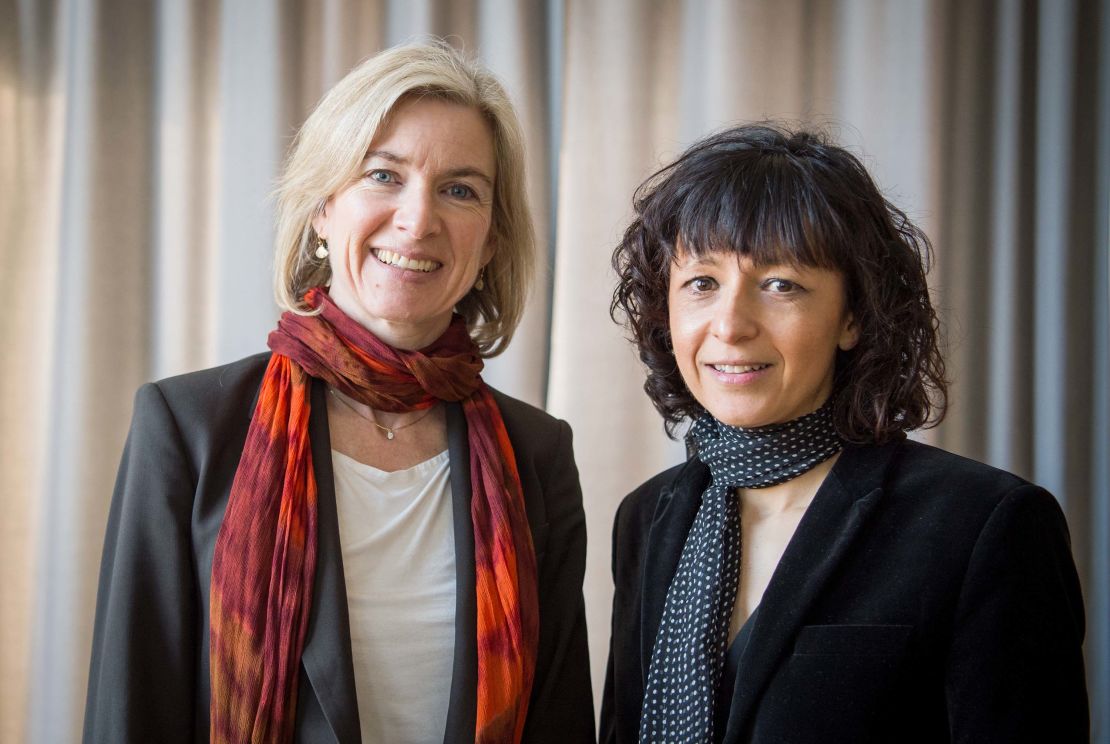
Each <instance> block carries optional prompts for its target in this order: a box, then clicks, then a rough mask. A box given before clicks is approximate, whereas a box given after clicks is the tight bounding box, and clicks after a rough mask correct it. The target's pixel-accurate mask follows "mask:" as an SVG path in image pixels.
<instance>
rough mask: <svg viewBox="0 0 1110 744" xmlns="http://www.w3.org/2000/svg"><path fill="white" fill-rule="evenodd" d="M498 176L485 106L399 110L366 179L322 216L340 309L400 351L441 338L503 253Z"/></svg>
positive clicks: (374, 150)
mask: <svg viewBox="0 0 1110 744" xmlns="http://www.w3.org/2000/svg"><path fill="white" fill-rule="evenodd" d="M495 178H496V160H495V157H494V143H493V135H492V133H491V130H490V127H489V125H488V124H487V122H486V121H485V119H484V118H483V117H482V115H481V113H479V112H478V111H477V110H476V109H473V108H469V107H467V106H462V105H459V104H455V103H451V102H448V101H444V100H440V99H435V98H423V99H411V100H407V101H402V102H401V103H400V104H398V105H397V107H396V108H395V109H394V110H393V112H392V113H391V115H390V117H389V119H388V120H387V122H386V124H385V126H383V127H382V130H381V132H379V134H378V136H377V137H376V138H375V139H374V141H373V143H372V144H371V146H370V151H369V152H368V153H367V157H366V160H365V161H364V162H363V164H362V169H361V171H360V173H359V175H358V176H357V177H356V178H355V180H354V181H352V182H351V183H349V184H348V185H347V186H346V187H344V188H343V190H341V191H340V192H339V193H337V194H335V195H333V196H332V197H331V198H329V199H328V200H327V203H326V204H325V206H324V210H323V212H322V213H321V214H320V215H318V216H317V218H316V219H315V220H313V227H314V228H315V230H316V234H317V235H319V236H320V237H322V238H324V239H325V240H327V242H328V250H329V256H328V262H329V264H330V266H331V272H332V281H331V288H330V290H329V291H330V294H331V296H332V298H333V299H334V300H335V303H336V304H337V305H338V306H339V307H340V309H342V310H343V311H344V312H345V313H346V314H347V315H349V316H350V317H351V318H353V319H354V320H356V321H358V322H359V323H361V324H362V325H363V326H365V327H366V328H368V329H369V330H370V331H372V332H373V333H374V334H375V335H377V336H378V337H379V338H381V339H382V340H383V341H386V342H387V343H390V344H392V345H393V346H395V347H397V348H402V349H419V348H423V347H424V346H427V345H428V344H430V343H431V342H432V341H435V340H436V339H437V338H438V337H439V336H440V335H441V334H442V333H443V331H444V330H445V329H446V328H447V325H448V324H449V323H450V321H451V313H452V311H453V310H454V307H455V304H456V303H458V301H459V300H461V299H462V298H463V297H464V296H465V295H466V293H467V292H469V291H470V290H471V288H472V287H473V286H474V282H475V280H476V279H477V277H478V271H479V270H480V269H481V268H482V267H483V266H485V265H486V263H487V262H488V261H489V259H490V257H491V256H492V255H493V246H492V245H491V242H490V240H489V236H490V225H491V221H492V213H493V189H494V179H495Z"/></svg>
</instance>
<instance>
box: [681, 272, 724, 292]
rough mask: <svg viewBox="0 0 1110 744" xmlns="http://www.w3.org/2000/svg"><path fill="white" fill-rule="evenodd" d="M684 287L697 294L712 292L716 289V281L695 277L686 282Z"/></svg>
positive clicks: (706, 277)
mask: <svg viewBox="0 0 1110 744" xmlns="http://www.w3.org/2000/svg"><path fill="white" fill-rule="evenodd" d="M686 286H687V287H689V288H690V289H692V290H694V291H695V292H698V293H702V292H712V291H713V290H714V289H716V288H717V280H716V279H713V278H711V277H708V276H695V277H694V278H693V279H691V280H690V281H688V282H686Z"/></svg>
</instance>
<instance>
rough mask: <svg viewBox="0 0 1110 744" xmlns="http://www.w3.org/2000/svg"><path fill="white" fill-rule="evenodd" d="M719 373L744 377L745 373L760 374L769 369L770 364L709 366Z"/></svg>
mask: <svg viewBox="0 0 1110 744" xmlns="http://www.w3.org/2000/svg"><path fill="white" fill-rule="evenodd" d="M709 366H710V367H712V368H713V369H715V370H717V371H718V372H723V373H725V374H726V375H742V374H744V373H745V372H758V371H759V370H761V369H767V368H768V367H770V366H771V365H770V364H711V365H709Z"/></svg>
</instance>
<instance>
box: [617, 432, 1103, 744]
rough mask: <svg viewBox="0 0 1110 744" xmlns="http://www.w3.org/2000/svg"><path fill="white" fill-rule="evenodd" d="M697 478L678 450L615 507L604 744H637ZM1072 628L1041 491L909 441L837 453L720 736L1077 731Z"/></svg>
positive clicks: (797, 743)
mask: <svg viewBox="0 0 1110 744" xmlns="http://www.w3.org/2000/svg"><path fill="white" fill-rule="evenodd" d="M708 483H709V473H708V469H707V468H706V467H705V466H704V465H703V464H702V463H701V462H700V461H697V460H691V461H689V462H687V463H685V464H683V465H680V466H678V467H675V468H672V469H671V470H668V471H666V472H664V473H662V474H660V475H658V476H656V477H655V478H653V479H652V480H650V481H648V482H647V483H645V484H644V485H642V486H641V487H640V488H639V489H637V490H636V491H634V492H633V493H632V494H630V495H629V496H628V497H627V498H626V499H625V500H624V502H623V503H622V504H621V506H620V509H619V511H618V513H617V517H616V522H615V525H614V527H613V556H614V557H613V576H614V581H615V584H616V593H615V596H614V599H613V625H612V643H611V646H610V651H609V669H608V674H607V677H606V681H605V691H604V697H603V703H602V708H601V737H600V738H601V740H602V741H605V742H634V741H637V736H638V729H639V725H640V707H641V703H642V698H643V691H644V683H645V680H646V677H647V671H648V665H649V663H650V659H651V652H652V648H653V646H654V643H655V637H656V634H657V632H658V630H659V623H660V617H661V615H662V612H663V603H664V600H665V598H666V593H667V587H668V586H669V585H670V581H671V578H672V577H673V576H674V572H675V568H676V565H677V563H678V557H679V554H680V553H681V551H682V546H683V543H684V541H685V539H686V533H687V532H688V530H689V528H690V524H691V522H692V521H693V518H694V513H695V512H696V511H697V508H698V506H699V504H700V501H701V494H702V492H703V491H704V489H705V487H706V485H708ZM1083 633H1084V619H1083V601H1082V597H1081V596H1080V591H1079V580H1078V577H1077V575H1076V571H1075V566H1074V563H1073V561H1072V556H1071V551H1070V546H1069V539H1068V532H1067V526H1066V524H1065V522H1064V516H1063V514H1062V513H1061V511H1060V508H1059V506H1058V505H1057V503H1056V500H1055V499H1054V498H1053V497H1052V496H1051V495H1050V494H1049V493H1048V492H1046V491H1045V490H1043V489H1041V488H1039V487H1037V486H1034V485H1031V484H1029V483H1027V482H1025V481H1023V480H1021V479H1020V478H1017V477H1016V476H1013V475H1010V474H1008V473H1004V472H1002V471H1000V470H995V469H994V468H991V467H988V466H986V465H983V464H981V463H978V462H974V461H972V460H967V459H964V458H962V457H958V456H956V455H953V454H950V453H947V452H944V451H942V450H938V449H936V448H933V447H928V446H925V445H922V444H917V443H915V442H910V441H900V442H896V443H892V444H889V445H886V446H881V447H878V446H862V447H849V448H848V449H847V450H845V451H844V452H843V454H842V455H841V457H840V459H839V460H838V461H837V463H836V464H835V465H834V466H833V469H832V471H831V472H830V474H829V475H828V477H827V478H826V479H825V482H824V483H823V484H822V485H821V488H820V489H819V490H818V492H817V495H816V496H815V497H814V499H813V502H812V504H811V505H810V507H809V509H808V510H807V511H806V513H805V515H804V517H803V518H802V520H801V523H800V524H799V525H798V529H797V532H796V533H795V534H794V537H793V539H792V540H791V541H790V543H789V545H788V546H787V548H786V551H785V553H784V554H783V556H782V559H781V561H780V563H779V565H778V567H777V568H776V570H775V572H774V575H773V577H772V579H771V582H770V584H769V585H768V587H767V590H766V592H765V593H764V595H763V599H762V602H761V604H760V608H759V613H758V615H757V616H756V617H755V619H754V620H753V624H752V628H751V636H750V639H749V642H748V645H747V647H746V651H745V653H744V655H743V656H742V658H741V661H740V668H739V671H738V673H737V677H736V683H735V688H734V694H733V697H732V704H731V708H730V711H729V714H728V726H727V728H726V730H725V732H724V741H726V742H760V743H762V742H790V744H809V743H810V742H814V743H818V742H819V743H820V744H836V743H837V742H845V743H846V744H847V743H849V742H850V743H851V744H861V743H863V742H884V743H885V742H898V743H899V744H901V743H903V742H907V743H908V742H949V741H952V742H967V743H969V744H970V743H971V742H975V743H976V744H981V743H982V742H1038V743H1042V744H1043V742H1053V743H1054V744H1057V743H1060V742H1077V743H1078V742H1086V741H1087V740H1088V713H1087V695H1086V687H1085V682H1084V674H1083V657H1082V652H1081V646H1082V643H1083Z"/></svg>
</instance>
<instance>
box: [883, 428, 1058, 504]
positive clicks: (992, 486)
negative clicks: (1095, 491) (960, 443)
mask: <svg viewBox="0 0 1110 744" xmlns="http://www.w3.org/2000/svg"><path fill="white" fill-rule="evenodd" d="M884 480H885V483H884V486H885V487H886V489H887V490H889V491H890V492H892V493H904V494H913V495H921V496H925V495H928V497H929V498H930V499H932V500H936V501H939V502H942V503H943V504H944V505H945V506H946V507H947V508H951V509H955V510H957V511H966V510H968V509H970V510H974V511H990V510H993V509H994V508H995V507H996V506H998V505H999V504H1000V503H1001V502H1002V501H1003V500H1004V499H1005V498H1006V497H1007V496H1009V495H1010V494H1014V493H1016V494H1018V495H1021V494H1027V493H1034V492H1039V493H1042V494H1044V495H1046V496H1048V497H1049V498H1051V496H1050V495H1049V494H1048V492H1047V491H1045V490H1044V489H1042V488H1039V487H1038V486H1035V485H1034V484H1032V483H1030V482H1029V481H1027V480H1025V479H1024V478H1022V477H1020V476H1018V475H1015V474H1013V473H1010V472H1007V471H1005V470H1001V469H999V468H996V467H993V466H991V465H987V464H986V463H982V462H979V461H978V460H973V459H971V458H969V457H963V456H962V455H957V454H955V453H952V452H948V451H946V450H943V449H940V448H938V447H933V446H931V445H927V444H922V443H921V442H915V441H912V440H906V441H904V442H901V443H899V444H898V445H897V446H896V451H895V453H894V456H893V457H892V458H891V462H890V467H889V468H888V470H887V473H886V477H885V479H884ZM1034 498H1039V497H1034Z"/></svg>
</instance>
